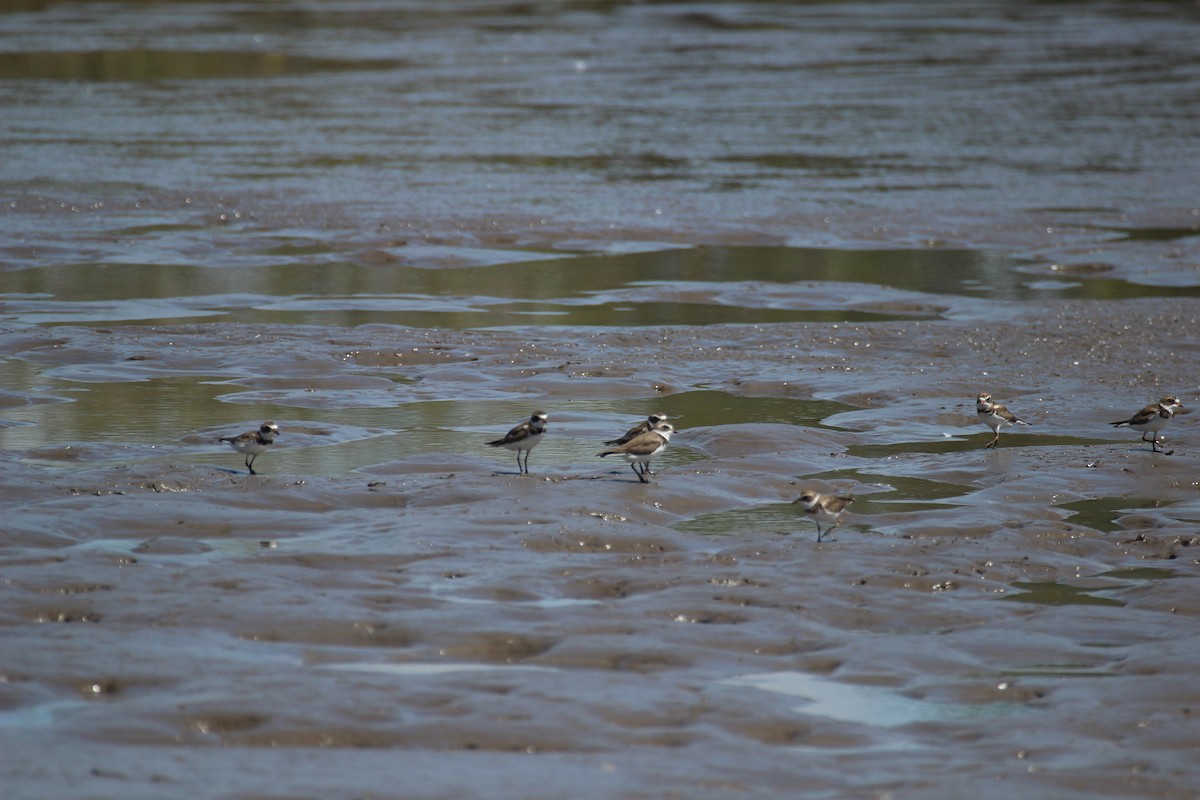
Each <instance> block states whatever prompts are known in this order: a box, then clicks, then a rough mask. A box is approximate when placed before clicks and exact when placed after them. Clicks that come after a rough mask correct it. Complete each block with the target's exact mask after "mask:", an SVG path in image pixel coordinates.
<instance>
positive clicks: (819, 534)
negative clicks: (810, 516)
mask: <svg viewBox="0 0 1200 800" xmlns="http://www.w3.org/2000/svg"><path fill="white" fill-rule="evenodd" d="M817 541H818V542H819V541H821V523H819V522H818V523H817Z"/></svg>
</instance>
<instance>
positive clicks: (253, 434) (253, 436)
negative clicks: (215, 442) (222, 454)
mask: <svg viewBox="0 0 1200 800" xmlns="http://www.w3.org/2000/svg"><path fill="white" fill-rule="evenodd" d="M278 435H279V426H278V425H276V424H275V423H274V422H271V421H270V420H267V421H266V422H264V423H263V424H262V425H260V426H258V430H256V431H246V432H245V433H239V434H238V435H237V436H222V437H221V439H220V441H222V442H225V443H227V444H228V445H229V446H230V447H232V448H233V449H234V450H236V451H238V452H239V453H242V454H243V455H245V456H246V469H248V470H250V474H251V475H257V474H258V473H257V472H255V471H254V459H255V458H257V457H258V454H259V453H261V452H263V451H264V450H266V449H267V446H268V445H270V444H271V442H273V441H275V437H276V436H278Z"/></svg>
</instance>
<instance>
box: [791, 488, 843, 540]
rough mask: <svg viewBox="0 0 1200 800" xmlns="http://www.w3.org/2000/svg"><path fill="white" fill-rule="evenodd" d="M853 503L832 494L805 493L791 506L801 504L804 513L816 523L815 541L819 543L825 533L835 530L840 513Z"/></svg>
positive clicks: (838, 522) (839, 521) (839, 519)
mask: <svg viewBox="0 0 1200 800" xmlns="http://www.w3.org/2000/svg"><path fill="white" fill-rule="evenodd" d="M853 502H854V498H853V497H838V496H837V495H832V494H820V493H818V492H814V491H805V492H804V494H802V495H800V496H799V497H797V498H796V499H795V500H793V501H792V504H793V505H795V504H796V503H802V504H803V505H804V513H805V514H807V515H808V516H810V517H812V518H813V522H815V523H817V541H818V542H819V541H821V537H822V536H823V535H824V533H825V531H828V530H830V529H831V528H836V527H837V526H838V525H839V524H840V523H841V521H842V512H843V511H845V510H846V506H848V505H850V504H851V503H853ZM822 525H824V526H825V531H822V530H821V526H822Z"/></svg>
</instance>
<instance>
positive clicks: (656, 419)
mask: <svg viewBox="0 0 1200 800" xmlns="http://www.w3.org/2000/svg"><path fill="white" fill-rule="evenodd" d="M669 419H671V418H670V417H668V416H667V415H666V414H663V413H661V412H660V413H658V414H651V415H650V416H649V417H647V418H646V420H645V422H639V423H638V424H637V425H634V426H633V427H632V428H630V429H629V430H627V431H625V435H624V436H622V437H621V438H620V439H610V440H609V441H607V442H605V444H606V445H608V446H609V447H620V446H621V445H623V444H625V443H626V442H628V441H631V440H632V439H633V438H634V437H635V436H641V435H642V434H643V433H645V432H646V431H649V430H654V426H655V425H657V424H658V423H660V422H666V421H667V420H669Z"/></svg>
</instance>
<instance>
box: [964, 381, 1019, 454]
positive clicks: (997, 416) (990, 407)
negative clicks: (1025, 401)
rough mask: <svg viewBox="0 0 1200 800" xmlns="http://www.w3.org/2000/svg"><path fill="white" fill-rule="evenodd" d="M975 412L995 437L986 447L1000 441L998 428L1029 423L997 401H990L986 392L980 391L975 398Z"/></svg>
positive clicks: (990, 397)
mask: <svg viewBox="0 0 1200 800" xmlns="http://www.w3.org/2000/svg"><path fill="white" fill-rule="evenodd" d="M975 413H976V414H977V415H979V421H980V422H982V423H983V424H984V425H987V426H988V427H989V428H991V429H992V433H994V434H996V435H995V437H994V438H993V439H992V440H991V441H990V442H988V443H987V446H988V447H995V446H996V445H997V444H999V443H1000V429H1001V428H1003V427H1006V426H1010V425H1029V423H1028V422H1026V421H1025V420H1023V419H1018V418H1017V415H1016V414H1014V413H1012V412H1011V411H1009V410H1008V409H1007V408H1006V407H1004V406H1002V405H1000V404H999V403H993V402H992V396H991V395H990V394H988V393H987V392H980V393H979V396H978V397H976V398H975Z"/></svg>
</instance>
